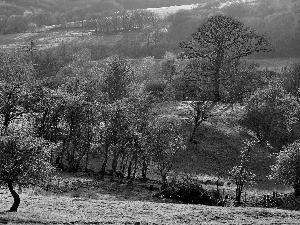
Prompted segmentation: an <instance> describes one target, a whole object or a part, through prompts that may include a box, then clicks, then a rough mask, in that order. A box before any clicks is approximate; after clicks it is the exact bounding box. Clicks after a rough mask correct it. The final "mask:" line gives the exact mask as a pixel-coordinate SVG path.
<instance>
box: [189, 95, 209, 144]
mask: <svg viewBox="0 0 300 225" xmlns="http://www.w3.org/2000/svg"><path fill="white" fill-rule="evenodd" d="M210 106H211V102H209V101H194V102H192V103H191V104H190V107H189V108H188V116H189V118H190V120H192V123H193V128H192V132H191V135H190V138H189V141H190V142H194V138H195V135H196V131H197V129H198V127H199V126H200V125H201V124H202V123H203V122H204V121H206V120H207V118H208V113H209V112H208V111H209V108H210Z"/></svg>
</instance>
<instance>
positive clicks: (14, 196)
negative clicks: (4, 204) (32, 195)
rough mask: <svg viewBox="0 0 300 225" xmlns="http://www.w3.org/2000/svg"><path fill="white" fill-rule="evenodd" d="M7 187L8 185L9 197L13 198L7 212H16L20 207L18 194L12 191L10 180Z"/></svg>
mask: <svg viewBox="0 0 300 225" xmlns="http://www.w3.org/2000/svg"><path fill="white" fill-rule="evenodd" d="M7 185H8V189H9V191H10V193H11V195H12V196H13V198H14V203H13V205H12V207H11V208H10V210H9V212H17V210H18V207H19V205H20V197H19V195H18V193H17V192H16V191H15V190H14V187H13V182H12V181H11V180H8V181H7Z"/></svg>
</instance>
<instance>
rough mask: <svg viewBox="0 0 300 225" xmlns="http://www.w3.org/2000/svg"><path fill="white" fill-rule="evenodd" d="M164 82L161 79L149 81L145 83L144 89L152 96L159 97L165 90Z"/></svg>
mask: <svg viewBox="0 0 300 225" xmlns="http://www.w3.org/2000/svg"><path fill="white" fill-rule="evenodd" d="M165 88H166V84H165V83H164V82H163V81H160V80H158V81H149V82H147V83H146V85H145V91H146V92H149V93H150V94H151V95H152V96H153V97H156V98H161V97H162V96H163V93H164V91H165Z"/></svg>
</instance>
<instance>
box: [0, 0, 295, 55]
mask: <svg viewBox="0 0 300 225" xmlns="http://www.w3.org/2000/svg"><path fill="white" fill-rule="evenodd" d="M188 3H199V5H198V7H197V8H195V9H193V10H186V11H179V12H177V13H175V14H172V15H170V16H168V17H165V18H163V19H162V18H157V16H156V18H155V15H153V13H152V14H151V13H148V12H146V11H142V10H141V9H144V8H147V7H161V6H168V5H176V4H178V5H180V4H183V2H182V1H180V0H178V1H167V0H164V1H156V0H153V1H143V0H130V1H121V0H119V1H117V0H110V1H108V0H105V1H104V0H103V1H99V0H89V1H84V2H83V1H80V0H77V1H70V0H64V1H60V2H59V4H58V2H57V1H56V0H51V1H50V0H35V1H23V0H14V1H10V2H7V1H6V2H5V1H3V2H1V3H0V4H1V5H0V18H1V20H0V32H1V33H2V34H8V33H16V32H34V30H35V29H36V28H38V27H42V26H44V25H49V26H50V25H55V24H56V25H59V24H60V25H61V28H63V27H66V26H65V25H64V24H65V23H66V22H74V21H77V22H78V21H82V23H78V27H86V29H90V30H95V31H96V33H102V34H116V33H118V32H121V31H126V32H125V34H124V35H123V38H122V39H121V40H119V41H118V43H116V44H114V46H112V45H109V46H108V45H103V44H102V43H95V42H83V43H82V45H85V47H88V48H90V49H91V51H92V58H93V60H98V59H103V57H107V56H108V55H111V54H119V55H123V56H128V57H130V58H141V57H145V56H154V57H155V58H162V57H163V55H164V53H165V52H166V51H169V52H174V53H178V52H179V51H180V49H179V48H178V43H179V41H181V40H183V39H186V38H188V36H189V34H190V33H191V32H193V31H194V30H195V29H196V28H197V27H198V25H199V24H201V23H202V22H203V21H204V20H205V19H207V18H208V17H209V16H210V15H212V14H215V13H225V14H226V15H230V16H233V17H237V18H239V19H241V20H242V21H243V22H244V23H245V24H246V25H248V26H250V27H252V28H253V29H255V30H257V31H259V32H260V33H266V35H267V36H268V37H269V38H270V40H271V42H272V43H273V45H274V51H273V53H272V54H268V57H285V58H288V57H298V56H299V52H300V49H299V47H298V46H300V44H299V41H300V38H299V36H300V34H299V27H300V22H299V21H300V19H299V18H300V16H299V15H300V3H299V2H297V1H292V0H289V1H281V2H280V1H270V0H262V1H254V2H246V3H243V2H230V1H221V0H215V1H204V0H202V1H196V0H195V1H192V0H191V1H188V2H187V1H184V4H188ZM133 5H134V6H136V7H135V8H134V7H132V6H133ZM136 9H139V10H137V11H131V10H136ZM124 10H125V11H124ZM147 13H148V14H149V15H151V17H152V19H151V20H149V19H146V20H148V22H147V21H145V22H138V21H143V20H144V18H150V17H149V16H141V15H146V14H147ZM139 18H142V20H140V19H139ZM83 21H85V22H83ZM149 21H150V23H149ZM124 24H127V25H124ZM166 24H167V25H166ZM134 29H137V31H138V32H137V33H132V32H129V33H128V32H127V31H132V30H134ZM101 52H102V53H101ZM254 56H255V57H265V55H264V54H256V55H254Z"/></svg>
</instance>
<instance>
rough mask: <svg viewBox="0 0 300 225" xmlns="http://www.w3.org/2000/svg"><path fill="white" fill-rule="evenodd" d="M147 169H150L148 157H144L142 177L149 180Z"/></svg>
mask: <svg viewBox="0 0 300 225" xmlns="http://www.w3.org/2000/svg"><path fill="white" fill-rule="evenodd" d="M147 170H148V164H147V162H146V159H144V160H143V166H142V178H143V180H144V181H146V180H147Z"/></svg>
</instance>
